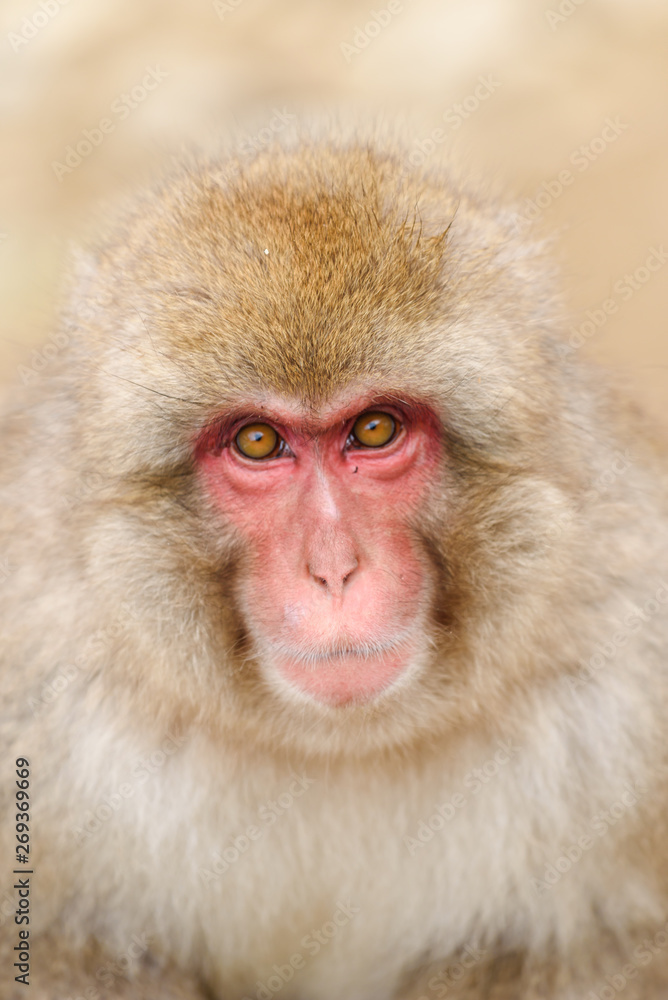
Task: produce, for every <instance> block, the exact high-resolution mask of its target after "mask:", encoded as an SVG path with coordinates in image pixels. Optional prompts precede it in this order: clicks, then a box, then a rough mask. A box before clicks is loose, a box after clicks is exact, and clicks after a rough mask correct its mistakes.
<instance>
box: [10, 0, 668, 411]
mask: <svg viewBox="0 0 668 1000" xmlns="http://www.w3.org/2000/svg"><path fill="white" fill-rule="evenodd" d="M0 47H1V52H2V55H1V64H0V145H1V148H2V158H1V166H0V169H1V171H2V184H1V185H0V298H1V302H2V315H3V323H2V333H1V335H0V377H2V378H4V379H11V378H15V377H16V373H17V368H18V365H19V364H20V363H24V362H25V360H26V357H28V358H29V357H30V350H31V349H32V348H33V347H34V346H35V345H38V344H39V342H40V341H41V340H43V338H44V337H45V336H46V334H47V333H48V330H49V323H50V316H51V315H52V310H53V306H54V302H55V299H56V294H57V288H58V283H59V280H60V275H61V269H62V266H63V260H64V255H65V251H66V248H67V246H68V244H69V243H70V242H71V241H72V240H75V241H76V239H77V238H81V234H82V233H84V232H85V231H86V228H87V227H88V226H90V221H91V219H94V217H95V211H96V209H97V206H98V205H99V202H100V201H101V200H102V199H104V198H106V197H107V196H109V195H110V194H112V195H113V194H114V192H116V191H118V190H123V189H126V188H132V186H133V185H135V184H137V183H141V182H143V181H145V180H146V178H147V177H149V176H150V175H151V172H152V171H153V170H155V169H156V168H157V167H158V166H159V164H160V163H161V162H162V161H163V159H164V156H165V151H166V150H173V149H174V148H175V147H178V145H179V144H180V143H182V142H185V143H189V142H191V141H192V140H195V141H202V140H205V141H206V140H207V138H209V137H211V136H213V135H215V134H216V132H217V131H219V130H221V129H224V128H227V127H228V125H229V123H230V122H232V121H234V120H236V119H238V118H241V119H242V120H245V119H246V116H247V115H248V114H249V113H250V114H252V115H253V116H254V121H255V122H256V130H255V131H254V132H253V135H254V137H255V139H254V141H256V142H262V136H263V135H267V134H268V133H266V132H264V133H263V132H262V131H261V130H262V129H263V128H270V127H271V123H272V122H273V127H275V128H276V127H280V122H281V120H282V119H281V117H280V114H282V115H283V116H286V115H290V114H292V113H294V112H295V111H296V110H297V109H298V108H299V107H300V106H302V105H303V103H304V102H308V103H309V104H311V105H315V106H318V105H319V104H323V105H326V106H327V107H332V106H333V105H337V104H343V105H344V106H346V107H351V106H352V107H360V108H362V109H364V110H378V109H384V110H386V111H387V112H388V114H389V115H392V114H394V113H395V112H397V111H401V112H403V113H407V114H408V116H409V118H410V120H411V123H412V125H413V127H414V131H415V136H416V139H415V141H414V143H413V145H412V146H411V147H410V149H411V156H412V157H413V159H414V160H415V161H416V162H417V161H419V160H420V159H421V158H422V159H424V160H425V162H426V163H427V164H428V162H429V159H430V157H432V156H433V157H434V158H436V157H437V155H438V153H439V152H440V151H441V150H445V149H449V148H451V147H453V148H456V149H457V150H458V151H459V155H460V156H461V157H463V158H464V162H465V163H466V164H470V165H471V167H472V169H474V170H475V172H476V173H483V174H490V175H491V176H492V177H493V178H495V180H497V181H500V182H501V184H502V185H503V186H505V188H506V189H507V190H508V191H509V193H510V194H511V195H512V196H516V197H518V198H519V199H520V202H521V204H522V206H523V211H524V212H525V213H526V214H529V215H536V216H538V217H539V218H540V220H541V224H544V225H545V226H546V227H547V229H548V230H549V229H552V230H556V231H557V232H558V234H559V235H558V243H557V248H558V252H559V255H560V258H561V262H562V267H563V270H564V276H565V281H566V284H567V288H568V295H569V299H568V302H569V306H570V308H571V309H572V316H571V317H570V318H569V319H568V321H567V322H568V325H569V326H572V327H573V329H574V331H578V332H579V335H577V334H574V333H572V334H571V336H574V337H575V342H576V343H581V344H582V346H581V347H579V348H578V349H579V350H581V351H583V352H586V353H589V354H592V355H593V356H595V357H597V358H599V359H601V360H603V361H605V362H606V363H608V364H610V365H611V366H613V367H614V368H615V369H616V370H618V371H620V372H621V373H622V375H623V376H624V377H625V378H627V379H628V380H629V381H630V382H631V383H632V384H634V385H635V386H636V387H637V391H638V392H639V394H640V396H641V397H642V398H643V399H644V401H645V403H646V405H647V406H648V407H649V408H650V410H652V411H653V412H654V413H655V414H657V415H659V416H660V417H661V419H663V420H665V421H666V423H668V336H667V324H666V317H665V313H666V305H667V303H668V294H667V293H668V255H667V254H666V253H664V249H663V248H665V250H667V251H668V190H667V184H666V167H667V165H668V3H667V2H666V0H389V2H388V0H378V2H376V3H375V4H374V3H372V0H320V2H318V0H312V2H310V3H309V2H307V0H274V2H271V0H227V2H226V0H215V2H212V0H190V2H186V0H3V4H2V9H1V10H0ZM277 112H278V113H280V114H279V115H277ZM68 147H71V149H68ZM77 149H78V151H79V152H77ZM432 150H433V152H432ZM527 199H529V201H527ZM604 302H607V306H604V305H603V303H604ZM610 303H612V305H610Z"/></svg>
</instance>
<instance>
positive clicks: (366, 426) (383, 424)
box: [352, 410, 397, 448]
mask: <svg viewBox="0 0 668 1000" xmlns="http://www.w3.org/2000/svg"><path fill="white" fill-rule="evenodd" d="M396 433H397V422H396V420H395V419H394V417H391V416H390V414H389V413H376V412H375V411H372V410H369V412H368V413H363V414H362V415H361V416H359V417H358V418H357V420H356V421H355V423H354V425H353V429H352V438H353V442H352V443H353V444H357V445H362V446H363V447H364V448H382V447H383V445H386V444H389V443H390V441H392V439H393V438H394V436H395V435H396Z"/></svg>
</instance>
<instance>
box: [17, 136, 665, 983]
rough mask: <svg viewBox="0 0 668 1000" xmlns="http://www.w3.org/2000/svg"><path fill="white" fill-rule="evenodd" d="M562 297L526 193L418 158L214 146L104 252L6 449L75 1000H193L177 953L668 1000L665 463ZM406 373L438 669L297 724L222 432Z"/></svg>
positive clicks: (303, 143)
mask: <svg viewBox="0 0 668 1000" xmlns="http://www.w3.org/2000/svg"><path fill="white" fill-rule="evenodd" d="M266 251H268V253H267V252H266ZM561 314H562V310H561V307H560V305H559V299H558V297H557V296H556V295H555V293H554V289H553V277H552V272H551V267H550V265H549V261H548V260H547V259H546V257H545V248H544V246H543V244H542V243H541V242H540V241H537V240H533V239H531V238H529V237H527V235H526V234H525V233H524V232H523V231H522V228H521V227H519V226H517V225H516V224H515V221H514V217H513V213H512V211H510V210H508V209H505V208H503V207H499V205H497V204H496V202H495V201H494V199H492V198H488V197H487V196H484V195H482V194H480V193H478V192H477V191H476V190H469V189H468V188H467V185H466V183H462V182H461V181H460V180H458V179H457V177H456V175H455V174H454V173H452V172H449V171H446V170H444V171H443V172H435V173H433V174H429V175H421V174H419V173H414V172H412V171H411V170H407V169H406V159H405V156H404V154H403V153H402V150H401V148H400V147H398V146H395V145H394V144H393V143H389V142H385V143H384V142H383V141H382V140H374V141H371V142H369V141H366V140H361V139H345V140H344V139H340V140H336V139H331V140H325V139H311V138H309V136H308V135H304V134H302V135H298V136H294V137H292V138H291V139H290V140H285V141H284V142H283V143H282V144H281V145H280V146H279V145H277V146H276V147H272V148H271V149H266V150H265V151H263V152H262V153H260V154H258V155H256V156H255V157H254V158H253V157H251V158H249V157H246V158H244V157H243V156H237V155H235V154H234V153H231V154H229V155H228V156H226V157H224V158H221V159H220V160H215V159H212V160H207V161H198V160H193V161H191V162H189V163H188V164H187V165H185V166H182V167H180V168H179V169H177V170H175V171H174V173H173V174H172V175H170V176H169V177H168V178H167V179H166V180H165V181H164V182H163V183H162V185H161V186H159V187H158V188H156V189H155V190H154V191H153V192H152V193H150V194H148V195H146V196H144V197H143V198H142V199H140V200H138V201H137V203H136V204H135V205H134V206H133V207H131V209H130V210H129V211H128V213H127V214H126V215H125V217H124V218H123V220H122V221H121V222H120V223H119V224H117V225H116V226H115V227H114V228H113V229H112V230H111V231H110V233H109V234H108V235H107V236H106V237H104V238H103V239H101V241H100V245H99V247H98V249H97V250H96V251H95V252H94V253H93V254H92V255H91V257H90V258H89V259H86V260H83V261H82V262H81V263H80V264H79V267H78V274H77V277H76V280H75V287H74V291H73V294H72V297H71V301H70V303H69V305H68V307H67V309H66V310H65V314H64V317H63V320H62V324H61V326H60V327H59V336H58V337H57V338H56V343H57V344H58V351H57V356H56V357H55V358H54V359H53V360H52V362H51V363H50V365H49V366H48V368H47V369H46V370H45V371H44V372H43V373H41V374H39V375H35V376H34V378H29V379H28V380H27V381H28V382H29V384H28V385H27V387H26V388H25V389H24V390H21V391H19V392H17V396H16V398H15V400H14V403H13V405H12V407H11V409H10V411H9V412H8V415H7V418H6V421H5V431H4V445H3V453H2V462H1V463H0V465H1V469H0V475H1V477H2V481H3V487H2V504H3V507H2V551H3V553H4V556H5V558H6V573H5V576H6V579H5V581H4V583H3V599H2V604H1V610H0V614H1V615H2V618H3V622H2V634H3V642H2V650H1V654H0V655H1V656H2V685H3V720H2V730H1V733H2V750H3V753H2V761H3V781H2V785H1V789H2V790H1V793H0V794H1V795H2V796H3V805H2V809H3V828H2V843H1V846H2V855H1V856H2V858H3V860H6V859H9V862H8V863H7V866H6V873H5V874H4V882H3V889H6V892H5V893H4V895H3V901H4V902H3V907H2V913H3V919H4V920H5V929H9V930H10V934H9V937H10V938H12V937H13V936H14V935H15V933H16V930H17V928H15V927H14V925H13V923H12V921H13V916H12V914H13V910H12V908H11V900H12V898H13V895H12V894H13V892H14V890H12V888H11V886H12V882H13V876H12V875H11V868H12V867H13V861H12V858H13V854H14V830H13V826H14V812H15V810H14V801H13V794H14V784H13V782H14V764H13V761H14V759H15V758H16V757H18V756H26V757H28V758H29V759H30V761H31V770H32V779H31V780H32V787H31V801H32V803H33V820H32V824H31V828H32V834H31V835H32V842H33V849H34V856H33V860H34V868H35V871H36V873H37V874H36V875H35V876H34V880H35V882H34V885H35V889H34V898H33V906H34V908H33V910H32V912H31V924H30V929H31V940H33V941H36V942H37V946H36V948H35V952H34V955H35V958H34V967H33V976H34V978H35V982H38V983H41V984H43V985H41V986H40V988H41V990H42V992H41V993H38V994H37V995H38V996H40V997H41V996H42V995H43V996H44V997H47V996H53V997H61V996H63V997H64V996H69V995H72V996H79V995H82V996H86V997H88V998H89V1000H97V998H98V997H103V996H104V997H106V996H115V995H118V996H124V997H125V996H137V997H139V996H146V997H149V996H153V995H154V994H153V993H151V992H150V990H151V989H152V988H153V987H152V986H150V982H153V979H152V978H151V977H154V976H155V975H156V974H157V973H156V971H155V970H156V969H159V968H160V967H161V964H162V963H167V961H169V962H171V963H172V964H173V966H174V967H175V968H177V969H179V970H180V972H179V973H178V975H179V976H183V977H184V982H186V983H187V982H188V981H190V982H191V983H192V986H188V985H186V986H183V987H182V986H180V985H178V984H177V980H176V978H173V977H172V974H171V973H170V972H169V970H168V968H167V966H166V964H165V971H164V973H163V975H164V977H165V978H164V983H165V985H164V988H163V991H162V993H160V995H161V996H169V995H172V993H170V992H169V991H170V990H171V991H172V992H173V995H174V996H183V997H190V998H194V997H196V996H198V995H199V994H198V991H199V990H200V989H203V990H205V991H207V995H209V996H211V997H215V998H219V1000H235V998H241V997H244V996H247V997H255V996H258V997H262V996H264V997H265V998H266V995H267V991H268V993H269V995H273V994H274V993H276V992H278V991H279V990H280V995H281V997H284V998H285V1000H289V998H302V1000H340V998H344V997H345V998H346V1000H389V998H391V997H395V996H397V997H408V996H423V997H427V998H429V1000H431V998H432V997H438V996H445V995H453V996H454V995H457V994H458V993H459V994H460V995H462V996H467V997H482V996H490V995H491V996H499V997H502V996H503V997H505V996H509V997H510V996H512V997H527V998H528V997H531V996H550V997H554V998H557V997H560V998H562V997H564V998H565V997H575V996H582V995H586V994H587V991H588V990H594V991H597V990H600V989H603V988H604V987H606V980H605V977H606V976H608V977H612V978H613V981H614V982H616V983H619V982H620V981H621V980H620V978H619V977H622V978H623V979H624V982H625V983H626V982H627V981H628V982H629V986H628V992H627V993H625V995H626V996H632V995H634V994H633V993H632V991H633V990H638V991H639V992H638V994H637V995H638V996H646V997H650V996H651V997H660V996H663V995H665V994H664V989H668V985H663V984H664V980H665V983H668V948H666V947H665V946H662V945H661V942H662V941H663V940H664V939H663V937H661V936H659V937H657V935H661V934H663V931H664V928H665V924H666V921H667V920H668V848H666V839H667V838H666V835H667V833H668V816H667V814H666V807H667V805H668V770H667V767H666V747H667V740H666V735H665V732H666V727H665V717H666V708H667V705H666V702H667V698H668V586H667V581H668V511H667V508H666V461H665V449H664V447H663V445H658V444H656V443H655V442H654V441H653V439H652V435H651V434H650V433H649V432H648V431H646V430H645V429H644V428H643V426H642V421H641V419H640V418H638V417H637V416H636V415H635V414H634V412H633V411H632V409H631V408H630V407H629V406H627V405H626V404H624V403H622V402H620V400H619V398H618V397H617V396H616V394H615V393H613V392H612V391H609V390H607V389H603V388H601V375H600V373H598V372H592V371H591V370H589V369H588V368H587V367H586V366H585V365H584V364H583V363H582V362H581V361H580V360H579V359H577V358H575V357H574V356H573V355H572V354H571V355H569V354H568V352H567V351H566V350H565V349H564V346H565V345H564V344H563V342H562V340H561V336H560V327H559V324H560V319H559V317H560V316H561ZM370 387H371V388H373V389H377V390H378V391H382V392H383V393H385V394H391V395H395V396H396V397H397V398H399V399H400V398H402V397H403V396H404V394H405V395H406V396H408V397H410V398H411V399H413V400H418V401H424V402H425V403H426V404H428V405H429V406H431V407H432V408H433V409H434V410H435V412H436V413H437V415H438V417H439V420H440V423H441V427H442V442H443V459H442V465H441V474H440V481H439V482H438V483H437V484H436V485H435V486H434V489H433V491H432V495H431V496H430V498H429V501H428V503H427V504H426V505H425V508H424V511H423V515H422V517H421V518H420V520H419V522H416V523H415V524H414V525H413V526H412V530H413V532H414V536H415V543H416V546H418V547H419V549H420V551H421V553H422V557H423V559H424V561H425V564H428V565H429V566H430V568H431V572H432V573H433V574H434V575H435V577H436V579H437V581H438V586H437V588H436V594H437V597H436V600H435V602H434V606H433V607H432V608H431V609H430V621H431V626H430V630H429V634H428V635H427V636H426V637H425V638H426V641H427V642H428V649H429V652H428V663H427V665H426V669H424V670H423V671H422V673H421V674H419V676H417V677H416V679H415V680H414V682H413V683H412V684H411V685H408V686H406V687H404V688H403V689H400V690H397V691H396V692H393V693H392V694H390V695H389V696H387V697H386V698H384V699H380V700H379V701H378V702H377V703H374V704H372V705H370V706H362V705H359V706H352V707H348V708H345V709H336V710H334V709H328V708H325V707H317V706H316V705H313V706H305V705H299V706H298V707H297V706H295V705H294V704H292V703H291V702H290V701H289V700H286V699H284V698H281V697H280V695H279V694H278V693H276V692H274V691H271V690H269V688H268V687H267V685H266V684H264V683H263V681H262V679H261V676H260V673H259V671H258V665H257V662H256V659H255V651H254V648H253V644H252V641H251V639H250V638H249V630H248V628H247V622H248V615H249V614H250V613H251V609H249V608H248V607H244V606H243V604H242V602H241V601H240V600H239V599H238V597H237V594H238V588H237V583H238V580H239V578H240V574H243V572H244V552H243V546H242V545H241V544H240V540H239V539H238V538H237V537H235V534H234V532H233V531H232V529H231V527H230V526H229V525H227V524H225V523H221V520H220V516H219V515H217V514H216V513H215V512H214V511H213V510H212V509H211V508H210V506H209V505H208V503H207V501H206V499H205V497H204V496H203V495H202V492H201V489H200V487H199V480H198V478H197V475H196V469H195V463H194V459H193V447H194V442H195V441H196V440H197V437H198V435H199V434H201V432H202V430H203V429H205V428H206V427H207V426H208V425H209V424H210V423H211V422H212V421H214V420H215V419H216V417H217V416H218V415H219V414H221V413H223V412H224V411H225V409H226V408H227V407H229V406H232V405H234V404H235V402H236V401H237V400H239V399H242V400H243V399H249V398H252V399H262V398H264V397H265V396H272V397H275V396H279V397H284V398H287V399H289V400H293V401H294V400H296V401H298V402H299V403H300V404H301V405H302V406H306V407H308V408H313V409H314V410H315V411H317V410H319V408H320V407H322V406H326V405H327V404H328V403H329V402H330V401H331V400H332V399H335V398H336V397H337V396H339V395H340V394H342V393H344V394H345V393H350V392H357V391H360V392H361V391H363V390H366V389H368V388H370ZM592 657H594V658H595V659H594V660H592ZM596 657H598V658H597V659H596ZM147 755H148V756H147ZM151 755H153V756H151ZM495 755H497V756H496V757H495ZM476 768H479V769H480V768H481V769H483V771H482V774H483V777H480V776H478V778H476V777H475V775H476V771H475V770H474V769H476ZM483 778H484V780H483ZM476 781H477V784H476ZM123 788H124V789H125V791H122V790H121V789H123ZM128 788H129V789H130V791H129V792H128ZM281 796H282V798H280V799H279V797H281ZM453 802H454V803H455V804H454V805H452V803H453ZM271 803H278V805H276V807H275V806H274V805H272V804H271ZM281 803H282V804H281ZM286 803H287V805H286ZM620 803H621V805H620ZM448 804H450V808H448ZM284 806H285V807H284ZM611 809H613V811H614V815H612V817H611V814H610V812H609V811H610V810H611ZM603 811H604V812H606V813H607V815H608V816H609V820H603V819H601V818H600V816H599V814H601V813H602V812H603ZM272 816H273V817H274V818H273V819H271V818H270V817H272ZM597 817H598V820H597ZM249 827H252V828H253V829H254V830H256V831H259V832H258V834H257V836H256V835H255V834H253V835H252V836H251V835H250V834H249V833H248V830H249ZM601 831H602V832H601ZM587 836H588V837H589V841H591V843H590V845H589V846H587V847H586V848H581V849H580V857H579V858H577V859H576V860H573V858H576V855H577V849H576V848H573V847H572V845H574V844H575V845H577V843H578V839H579V838H582V837H587ZM244 837H245V838H246V839H245V840H244V839H243V838H244ZM240 838H241V839H240ZM420 838H422V839H420ZM569 849H570V855H569V854H568V850H569ZM225 851H227V854H225V853H224V852H225ZM235 851H236V856H235ZM564 858H566V860H565V861H564V860H563V859H564ZM221 859H222V860H221ZM230 859H231V860H230ZM569 860H570V867H569ZM562 869H563V870H562ZM550 880H551V881H550ZM7 901H9V905H7ZM324 927H327V930H326V931H323V930H322V928H324ZM332 927H333V928H334V931H332V933H331V934H330V929H331V928H332ZM315 932H317V933H318V934H320V936H321V938H322V942H321V943H320V944H319V946H318V947H317V948H316V945H315V944H314V943H313V942H317V941H318V937H317V934H315ZM47 935H48V936H47ZM314 935H315V936H314ZM323 935H324V936H323ZM133 936H136V937H137V938H138V939H141V940H144V939H147V940H148V942H149V944H148V946H147V948H146V949H145V950H143V951H142V953H141V955H140V956H139V957H137V958H136V960H133V961H132V962H129V963H125V965H123V966H122V968H123V976H121V975H120V973H119V974H118V975H115V977H112V983H111V985H109V977H108V976H107V979H106V980H104V977H100V976H97V972H99V969H100V968H101V967H102V966H104V964H105V963H107V964H108V962H113V961H114V956H118V955H123V954H125V953H126V951H127V949H128V947H129V945H130V943H131V941H132V940H133ZM40 940H41V941H42V946H41V949H42V950H41V952H40ZM643 940H650V941H652V942H654V946H653V948H651V949H650V950H649V951H648V950H647V946H645V945H643V944H642V942H643ZM54 941H55V945H54V943H53V942H54ZM306 942H307V943H306ZM666 943H668V937H666ZM467 948H468V949H469V951H468V952H467V951H466V949H467ZM638 948H640V949H641V952H642V949H643V948H644V949H645V951H644V952H642V954H643V955H645V954H649V955H650V956H651V957H650V960H644V959H642V958H641V957H640V955H641V952H637V951H636V949H638ZM57 952H58V953H62V954H64V953H67V954H70V955H73V956H74V957H73V958H72V959H71V961H68V962H66V963H65V969H66V970H67V969H69V970H70V972H69V973H67V971H66V972H65V973H63V969H62V968H61V967H60V966H59V969H60V971H59V973H58V976H59V977H60V978H58V977H56V976H55V972H54V978H53V980H50V979H49V971H48V969H45V968H44V962H47V963H48V962H49V961H55V960H54V959H49V958H48V956H49V955H51V956H53V955H55V954H56V953H57ZM40 954H41V955H42V956H46V957H43V960H42V961H41V963H40V958H39V956H40ZM97 954H99V955H101V956H103V958H101V959H100V964H98V962H97V959H91V957H90V956H91V955H97ZM467 954H468V955H475V956H476V957H475V960H473V959H471V962H473V965H472V966H471V967H470V968H469V967H468V966H469V965H470V964H471V963H470V962H469V963H468V964H465V965H461V963H460V959H461V956H462V955H467ZM77 956H78V957H77ZM293 956H298V959H301V960H302V961H301V962H300V961H299V960H296V961H295V965H296V966H299V968H298V969H297V971H294V967H293V971H294V974H291V975H288V973H289V971H290V960H291V957H293ZM634 956H635V957H634ZM458 963H460V964H458ZM9 965H10V963H9V962H7V963H6V967H7V968H9ZM448 966H450V968H452V969H454V968H456V969H457V975H456V976H454V975H453V976H451V977H449V978H448V977H446V976H445V972H444V971H443V970H445V969H446V968H447V967H448ZM275 967H277V968H278V970H279V972H276V969H275ZM625 967H627V968H626V973H623V972H622V971H621V970H622V969H624V968H625ZM118 968H120V966H119V967H118ZM632 968H633V969H635V970H636V972H635V973H634V974H633V975H632V974H631V972H630V971H629V970H630V969H632ZM54 969H55V965H54ZM147 969H148V971H147ZM286 969H287V970H288V971H287V972H286ZM280 970H282V971H280ZM461 970H465V971H461ZM68 974H69V975H71V980H68V978H67V976H68ZM63 975H64V978H63ZM174 976H176V973H175V974H174ZM272 976H273V977H274V978H273V979H272ZM281 976H282V979H281ZM615 976H617V977H618V978H617V979H616V980H614V977H615ZM643 976H644V978H642V977H643ZM146 977H148V978H146ZM276 977H278V978H276ZM439 977H440V978H439ZM8 981H9V983H10V984H11V985H10V986H7V987H6V988H5V990H4V992H0V996H2V997H10V996H13V990H12V987H14V983H13V977H11V976H8ZM51 981H52V982H53V983H55V984H56V985H54V986H52V987H50V986H49V985H48V984H49V982H51ZM105 983H106V985H105ZM268 983H269V985H267V984H268ZM639 983H640V984H641V985H638V984H639ZM85 984H87V985H85ZM133 984H134V985H133ZM147 984H149V985H147ZM168 984H171V985H168ZM258 984H259V985H258ZM277 984H278V985H277ZM19 988H22V987H19ZM607 988H608V989H610V988H611V987H610V985H609V984H607ZM615 988H616V987H615ZM86 989H88V990H92V991H93V992H92V993H91V992H89V993H86V992H85V990H86ZM262 990H264V991H265V992H264V993H263V992H262ZM444 990H445V992H444ZM105 991H106V992H105ZM114 991H115V992H114Z"/></svg>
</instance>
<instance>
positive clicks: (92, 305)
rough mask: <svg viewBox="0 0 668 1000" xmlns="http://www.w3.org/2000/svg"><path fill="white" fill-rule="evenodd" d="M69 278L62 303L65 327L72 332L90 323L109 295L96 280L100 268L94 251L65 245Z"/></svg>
mask: <svg viewBox="0 0 668 1000" xmlns="http://www.w3.org/2000/svg"><path fill="white" fill-rule="evenodd" d="M68 258H69V265H70V266H69V270H70V274H71V279H70V282H69V286H68V288H67V291H66V298H65V302H64V306H63V319H64V321H65V323H66V324H67V327H68V329H70V330H71V331H72V332H76V331H77V330H79V329H81V328H82V327H84V326H87V325H88V324H90V323H92V322H93V321H94V320H95V318H96V316H99V315H101V313H102V311H103V310H104V309H106V307H107V306H109V304H110V302H111V301H112V295H111V292H110V291H109V289H107V288H105V287H104V284H103V282H101V281H100V277H99V276H100V268H99V263H98V259H97V258H96V256H95V254H93V253H91V252H90V251H87V250H82V248H81V247H80V246H76V245H71V246H70V247H68Z"/></svg>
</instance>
